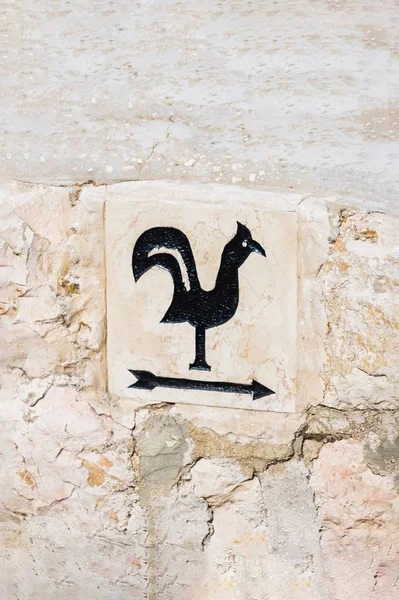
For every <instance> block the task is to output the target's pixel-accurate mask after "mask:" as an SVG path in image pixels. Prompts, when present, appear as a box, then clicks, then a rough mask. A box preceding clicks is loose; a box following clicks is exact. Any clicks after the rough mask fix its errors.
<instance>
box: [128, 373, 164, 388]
mask: <svg viewBox="0 0 399 600" xmlns="http://www.w3.org/2000/svg"><path fill="white" fill-rule="evenodd" d="M128 371H130V373H131V374H132V375H134V376H135V377H136V379H137V381H135V383H132V385H129V388H140V389H141V390H153V389H154V388H156V387H157V385H158V381H157V378H156V376H155V375H153V374H152V373H150V371H133V370H132V369H128Z"/></svg>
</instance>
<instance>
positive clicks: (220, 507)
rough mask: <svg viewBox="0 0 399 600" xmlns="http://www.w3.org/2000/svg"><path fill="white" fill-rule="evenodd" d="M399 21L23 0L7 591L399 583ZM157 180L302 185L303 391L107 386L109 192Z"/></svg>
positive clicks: (335, 599)
mask: <svg viewBox="0 0 399 600" xmlns="http://www.w3.org/2000/svg"><path fill="white" fill-rule="evenodd" d="M396 20H397V7H396V6H395V2H394V1H393V0H392V1H390V0H389V1H388V2H372V3H369V2H366V1H360V0H353V1H349V2H346V3H339V2H332V1H331V2H330V0H326V1H320V2H313V1H310V0H304V1H303V2H299V3H298V2H294V1H293V0H283V1H282V2H278V3H273V2H257V3H251V2H243V1H242V0H231V1H229V2H224V3H220V2H219V3H215V2H211V1H210V0H206V1H205V2H202V3H196V2H192V1H189V2H187V3H184V4H182V3H179V2H177V1H175V0H171V1H167V2H157V1H155V2H142V3H139V4H137V5H136V4H134V5H133V4H132V3H131V2H127V1H125V0H117V1H116V2H114V3H104V2H98V1H97V0H87V2H83V3H82V5H79V7H77V6H72V5H70V4H69V3H68V2H63V1H62V0H54V1H52V2H47V1H46V0H38V1H37V2H35V3H32V2H30V0H24V2H22V3H19V4H18V5H16V4H15V3H14V2H11V1H10V2H7V1H6V2H5V5H4V12H3V17H2V20H1V25H0V31H1V33H2V42H1V43H2V45H3V46H4V51H2V53H1V55H2V63H1V69H2V70H3V73H2V74H3V84H4V88H3V91H2V93H1V95H0V104H1V107H2V108H1V114H2V118H3V120H4V126H3V129H4V132H5V135H4V136H3V138H2V140H1V141H0V148H1V156H0V164H1V166H2V169H1V175H0V217H1V219H0V255H1V258H0V313H1V316H0V320H1V325H0V338H1V344H0V354H1V359H0V479H1V481H0V556H1V558H0V597H1V599H2V600H64V599H65V600H66V599H68V600H69V599H70V598H73V599H74V600H125V599H126V600H127V599H129V600H132V599H134V600H266V599H267V600H324V599H327V600H360V599H361V600H374V599H375V598H381V600H396V599H397V598H398V595H399V411H398V404H399V364H398V362H399V360H398V357H399V352H398V345H399V333H398V329H399V314H398V306H399V291H398V275H397V273H398V262H399V261H398V237H399V234H398V231H399V228H398V217H397V212H398V211H397V207H396V204H395V202H397V200H396V199H397V191H398V185H397V184H398V177H397V167H396V165H397V164H398V144H397V139H398V127H397V117H398V100H397V90H396V89H395V87H396V82H397V81H398V62H397V55H398V46H397V28H396V25H395V23H396ZM145 180H153V181H155V182H158V183H156V184H154V185H155V186H157V185H158V186H159V187H158V188H156V187H155V188H154V189H158V190H159V189H162V186H164V188H165V189H170V188H171V186H172V188H173V186H174V185H176V181H185V182H190V181H193V182H195V183H194V184H193V185H195V186H196V189H200V190H202V189H203V190H204V194H205V195H207V194H208V195H209V194H210V193H212V194H213V196H214V197H218V195H219V194H222V195H223V196H225V195H226V194H228V193H230V194H231V195H232V196H234V197H238V196H239V195H240V194H245V193H246V190H248V189H249V188H248V186H250V190H251V193H252V192H254V190H258V191H259V193H262V194H265V195H268V198H271V199H272V201H273V202H275V204H276V207H277V206H280V205H281V203H283V202H284V199H285V198H286V197H288V195H290V194H294V195H295V198H296V199H295V202H294V205H293V206H291V207H290V208H289V210H291V211H293V212H295V214H296V215H297V219H298V222H299V223H302V229H301V231H302V235H299V237H298V269H299V273H300V286H299V287H298V306H299V307H300V308H299V312H298V331H299V335H298V340H297V369H298V380H297V385H298V395H297V401H296V410H295V411H293V412H272V411H254V410H239V409H229V408H217V407H207V406H196V405H188V404H184V403H173V402H168V403H166V402H159V403H157V404H154V405H147V406H143V405H141V406H137V405H135V404H134V403H133V402H132V399H131V398H129V397H120V396H118V395H116V394H114V393H110V391H109V386H108V373H107V368H108V360H107V352H106V347H107V318H106V317H107V306H106V304H107V303H106V269H105V253H106V243H105V226H104V225H105V206H106V204H107V202H110V201H111V200H112V197H113V195H115V194H117V193H120V191H119V190H120V189H121V188H120V187H118V186H120V185H122V186H123V189H124V190H125V193H126V194H128V195H129V194H130V195H131V197H132V198H134V195H135V193H136V190H137V189H138V187H139V186H140V185H143V184H142V183H140V182H141V181H145ZM168 180H169V181H168ZM118 181H130V183H126V184H118V183H116V182H118ZM210 184H211V185H210ZM222 184H223V185H222ZM227 184H228V185H227ZM201 186H202V187H201ZM218 186H222V187H220V188H219V187H218ZM222 188H223V189H222ZM210 191H212V192H210ZM248 193H249V192H248Z"/></svg>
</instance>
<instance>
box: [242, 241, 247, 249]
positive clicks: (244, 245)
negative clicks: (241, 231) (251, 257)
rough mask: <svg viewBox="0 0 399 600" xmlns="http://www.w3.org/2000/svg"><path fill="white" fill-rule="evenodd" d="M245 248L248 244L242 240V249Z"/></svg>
mask: <svg viewBox="0 0 399 600" xmlns="http://www.w3.org/2000/svg"><path fill="white" fill-rule="evenodd" d="M247 246H248V242H247V240H244V241H243V243H242V247H243V248H246V247H247Z"/></svg>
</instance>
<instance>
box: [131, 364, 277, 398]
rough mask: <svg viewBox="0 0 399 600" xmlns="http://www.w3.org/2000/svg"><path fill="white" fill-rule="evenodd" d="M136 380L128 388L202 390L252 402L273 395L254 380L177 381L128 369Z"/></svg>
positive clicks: (174, 378)
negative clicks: (242, 396) (248, 396)
mask: <svg viewBox="0 0 399 600" xmlns="http://www.w3.org/2000/svg"><path fill="white" fill-rule="evenodd" d="M128 370H129V371H130V373H132V375H134V376H135V377H136V379H137V381H136V382H135V383H132V385H129V388H139V389H141V390H153V389H154V388H156V387H168V388H175V389H177V390H204V391H208V392H229V393H230V394H252V400H258V398H263V396H270V395H271V394H275V392H273V390H270V389H269V388H267V387H266V386H264V385H262V384H261V383H259V382H258V381H255V379H253V380H252V383H230V382H227V381H201V380H200V379H179V378H177V377H158V376H157V375H154V374H153V373H150V371H135V370H132V369H128Z"/></svg>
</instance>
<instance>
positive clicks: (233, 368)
mask: <svg viewBox="0 0 399 600" xmlns="http://www.w3.org/2000/svg"><path fill="white" fill-rule="evenodd" d="M158 187H159V186H158ZM201 187H202V186H199V188H197V189H196V190H195V193H192V192H191V190H192V188H190V187H188V186H187V187H183V186H180V188H179V190H178V193H177V191H176V186H171V187H170V188H169V187H168V186H164V189H163V194H162V196H160V194H159V190H158V189H157V186H153V187H151V186H148V185H147V186H142V185H141V186H131V195H130V196H126V194H123V188H122V189H121V194H120V196H118V195H117V190H113V192H112V195H111V196H110V198H109V199H108V201H107V205H106V206H107V208H106V210H107V217H106V243H107V305H108V311H107V312H108V317H107V319H108V336H107V348H108V368H109V386H110V390H111V391H112V392H113V393H116V394H118V395H119V396H127V397H130V398H133V399H136V400H137V402H138V404H148V403H152V402H160V401H169V402H184V403H195V404H198V403H199V404H208V405H215V406H228V407H233V408H246V409H259V410H269V409H270V410H279V411H288V412H289V411H293V410H294V409H295V381H296V361H297V357H296V311H297V308H296V288H297V281H296V280H297V270H296V244H297V229H296V215H295V213H291V212H283V211H282V212H276V211H274V212H273V211H271V210H267V209H266V208H263V206H262V204H261V194H259V193H256V194H253V193H252V192H251V191H249V190H247V191H246V192H245V194H244V196H243V197H242V199H241V202H240V204H238V203H237V206H236V207H234V201H235V198H234V194H233V199H231V196H230V194H229V190H228V189H227V190H226V189H221V190H220V191H219V194H218V195H217V196H216V194H215V192H214V196H216V199H215V200H213V199H212V201H208V199H207V198H206V196H203V197H202V199H201V201H200V202H198V194H199V191H200V190H201ZM206 191H207V190H206V188H205V189H203V190H202V192H203V194H206ZM267 200H268V196H267V195H266V198H265V201H266V202H267ZM288 200H289V201H292V199H291V198H289V197H288ZM237 221H238V222H241V223H243V224H244V225H246V226H247V227H248V228H249V230H250V231H251V233H252V236H253V239H255V240H256V241H257V242H259V243H260V244H261V245H262V246H263V248H265V250H266V253H267V258H264V257H263V256H261V255H259V254H255V253H254V254H252V255H250V256H249V258H248V259H247V260H246V262H245V264H244V265H243V266H242V267H241V268H240V270H239V282H240V283H239V286H240V288H239V294H240V299H239V305H238V309H237V312H236V313H235V315H234V317H233V318H232V319H231V320H230V321H228V322H227V323H225V324H224V325H221V326H220V327H215V328H212V329H209V330H208V331H207V342H206V346H207V360H208V363H209V364H210V365H211V366H212V371H211V372H209V373H207V372H198V371H189V364H190V363H191V362H193V359H194V347H195V344H194V339H195V338H194V328H193V327H192V326H191V325H189V324H188V323H182V324H165V323H160V321H161V319H162V317H163V316H164V314H165V312H166V311H167V309H168V306H169V304H170V301H171V298H172V294H173V280H172V278H171V277H170V275H169V274H168V273H167V272H166V271H163V270H161V269H159V268H158V269H151V270H150V271H149V272H148V273H146V274H145V276H143V277H142V278H141V279H140V280H139V281H138V282H137V283H136V282H135V281H134V278H133V274H132V264H131V263H132V252H133V248H134V245H135V243H136V241H137V239H138V238H139V236H140V235H141V234H142V233H143V232H144V231H146V230H148V229H150V228H152V227H162V226H163V227H175V228H177V229H179V230H181V231H182V232H184V233H185V234H186V236H187V237H188V239H189V242H190V244H191V247H192V250H193V254H194V258H195V262H196V265H197V271H198V274H199V279H200V282H201V285H202V287H203V288H204V289H207V290H210V289H212V288H213V286H214V285H215V280H216V275H217V272H218V269H219V266H220V261H221V255H222V251H223V248H224V246H225V244H226V243H227V242H229V241H230V240H231V239H232V238H233V237H234V235H235V233H236V229H237ZM183 271H184V269H183ZM226 292H227V290H226ZM225 301H226V302H228V301H229V298H228V296H226V299H225ZM128 369H136V370H145V371H150V372H152V373H154V374H155V375H159V376H165V377H166V376H168V377H180V378H191V379H194V378H195V379H200V380H203V381H216V382H218V381H226V382H236V383H245V384H250V383H251V381H252V379H255V380H257V381H259V382H260V383H262V384H263V385H266V386H267V387H269V388H270V389H272V390H273V391H275V392H276V394H275V395H271V396H268V397H264V398H259V399H257V400H256V401H253V400H252V398H251V396H250V395H248V394H246V395H243V394H226V393H225V394H222V393H220V392H216V393H215V392H209V391H207V392H204V391H194V390H190V391H188V390H169V389H161V388H156V389H155V390H152V391H143V390H138V389H128V388H129V385H130V384H132V383H134V381H135V380H134V378H133V376H132V375H131V374H130V373H129V371H128Z"/></svg>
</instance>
